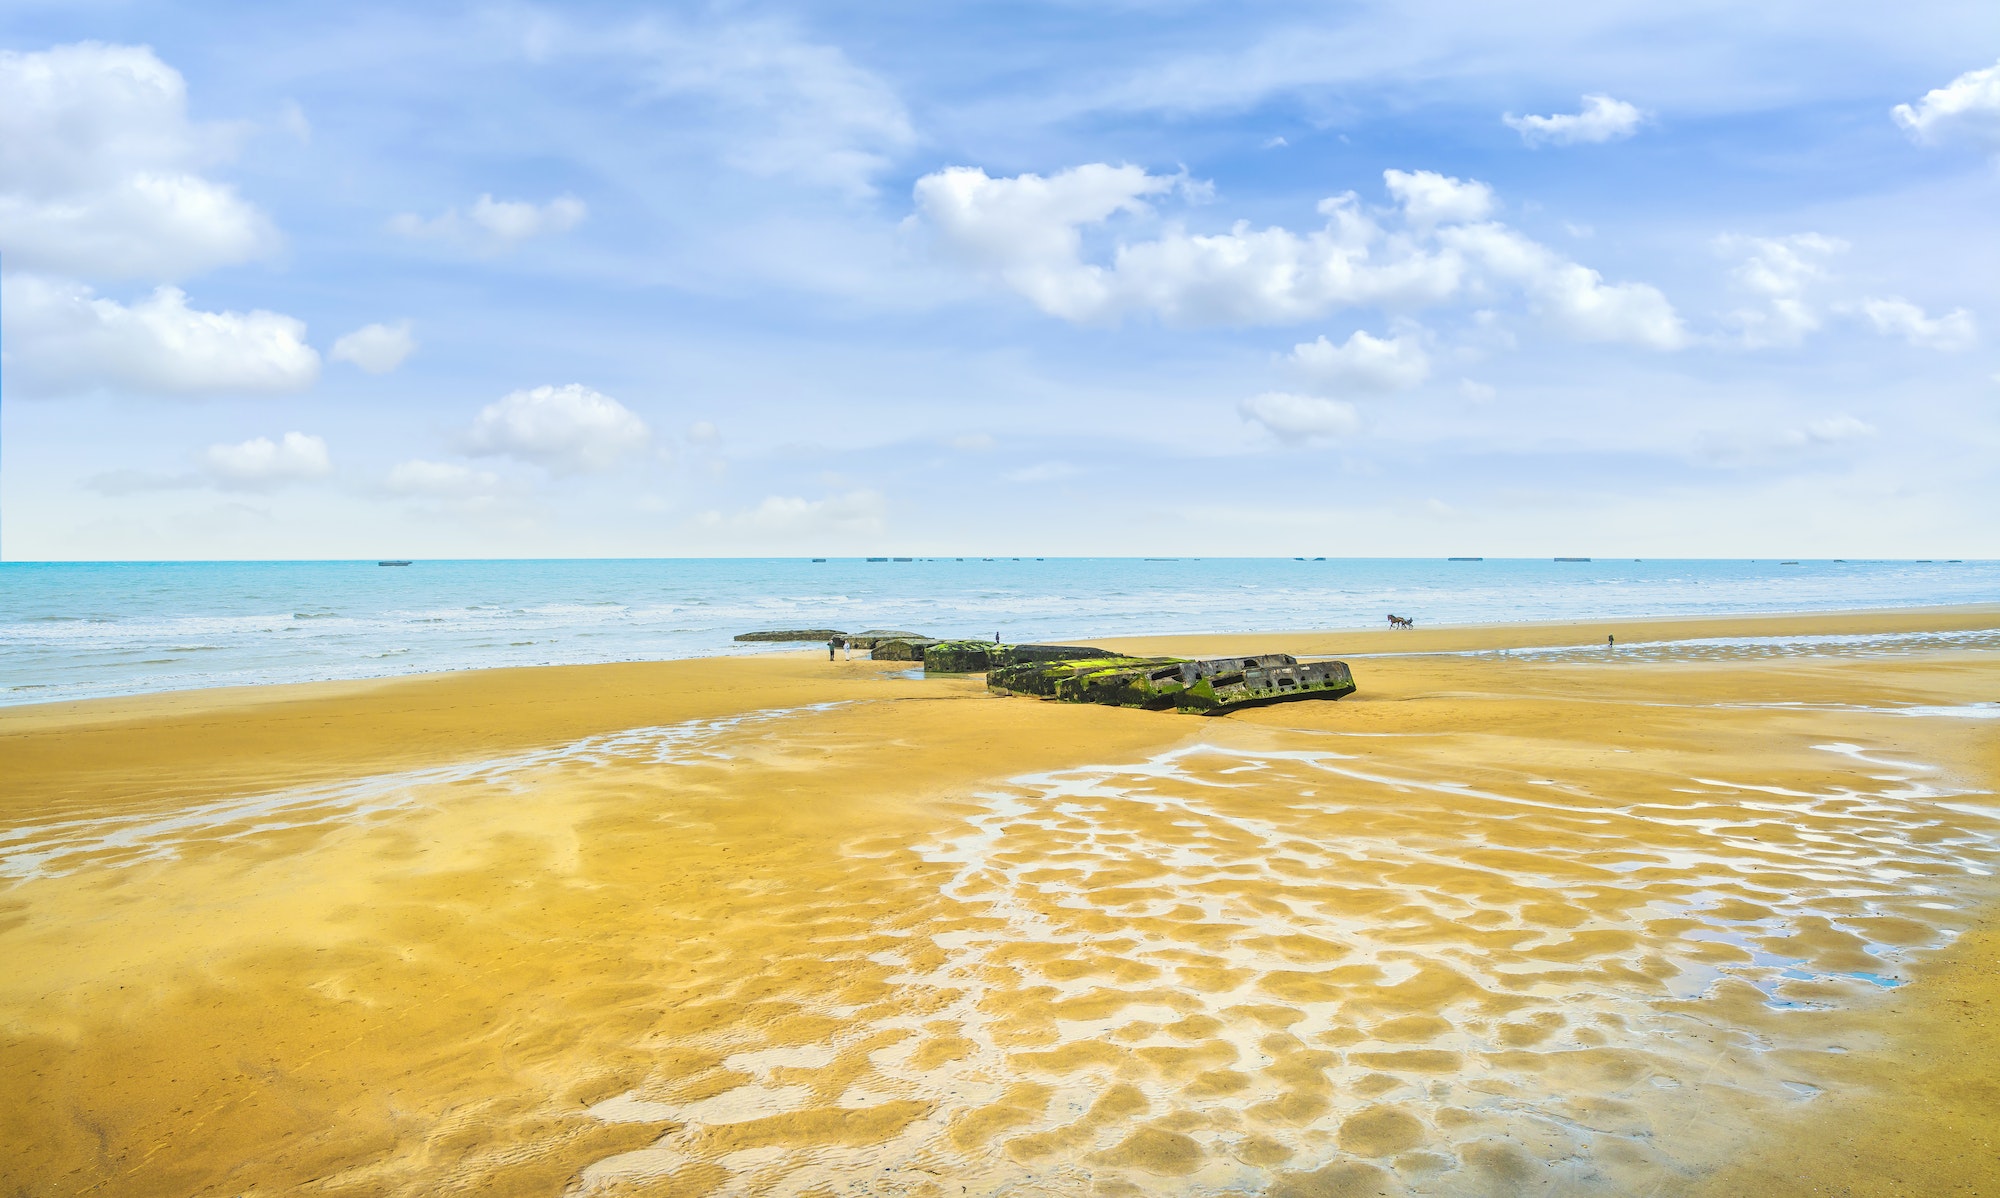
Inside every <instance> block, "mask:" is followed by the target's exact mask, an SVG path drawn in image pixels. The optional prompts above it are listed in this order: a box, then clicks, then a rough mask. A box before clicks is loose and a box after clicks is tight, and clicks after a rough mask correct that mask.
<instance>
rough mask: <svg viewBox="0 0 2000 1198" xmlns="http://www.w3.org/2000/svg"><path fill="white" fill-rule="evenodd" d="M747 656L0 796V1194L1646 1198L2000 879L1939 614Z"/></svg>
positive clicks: (1944, 949) (1761, 1119)
mask: <svg viewBox="0 0 2000 1198" xmlns="http://www.w3.org/2000/svg"><path fill="white" fill-rule="evenodd" d="M823 666H824V663H820V664H819V665H818V666H812V667H811V670H813V671H816V670H818V669H820V668H821V667H823ZM660 668H661V669H663V670H670V669H673V668H674V667H660ZM689 668H691V667H689ZM753 668H763V669H766V670H768V671H770V672H772V674H773V676H774V677H777V676H778V674H779V673H780V672H781V671H793V672H794V673H792V674H784V675H783V677H782V679H780V681H784V680H785V679H792V678H794V677H796V679H798V681H797V682H796V684H794V683H793V682H791V681H784V685H783V686H779V685H778V684H777V683H775V682H774V683H773V684H772V685H773V689H771V690H770V691H769V695H768V697H767V698H766V699H765V701H764V703H763V705H762V706H760V707H758V708H756V709H755V710H748V711H738V712H735V713H727V714H716V713H714V712H712V711H711V712H709V713H707V714H701V715H698V716H691V717H689V718H674V713H673V712H671V711H654V714H653V715H652V716H651V718H650V719H632V718H627V717H625V716H623V715H616V713H613V714H614V715H616V718H615V719H613V718H612V717H611V716H607V719H610V720H611V723H610V724H609V726H610V727H612V728H615V729H616V730H615V731H607V732H601V733H595V734H591V735H588V736H584V737H582V738H580V739H576V740H572V741H571V742H570V743H568V744H565V745H557V746H546V745H535V744H533V743H527V744H524V745H523V746H522V747H520V748H519V749H518V750H515V751H509V752H507V753H503V754H499V755H489V756H485V757H482V758H480V759H478V760H475V761H470V762H465V763H450V762H433V763H430V764H419V765H416V766H413V767H412V768H410V769H405V770H400V771H392V772H387V773H375V774H370V775H368V776H364V777H355V778H349V779H347V780H344V781H334V782H326V781H316V782H312V783H310V784H305V785H298V786H291V787H285V788H280V789H277V790H273V791H270V792H268V793H242V794H234V795H229V796H226V797H223V798H219V799H208V800H204V801H202V802H198V803H190V804H181V805H175V804H174V803H173V802H171V795H172V791H173V787H174V786H189V785H192V784H193V782H192V781H189V779H193V780H195V781H198V777H197V775H198V772H199V771H198V766H199V760H198V754H197V757H196V758H190V759H185V760H176V761H175V762H174V763H172V764H173V766H174V768H175V769H177V770H180V771H183V773H184V774H185V775H186V777H185V778H182V777H181V775H175V777H176V778H181V780H179V781H175V782H173V783H171V784H169V785H166V786H164V787H163V789H162V790H161V791H160V794H161V796H162V797H161V798H160V799H159V800H158V801H157V802H155V801H147V802H137V801H134V802H132V803H128V804H126V805H124V806H121V807H116V808H106V809H104V810H96V809H92V808H91V807H90V805H89V804H88V803H83V802H80V801H68V802H66V803H65V804H64V805H63V806H62V809H61V812H62V814H61V818H52V817H48V816H46V815H43V816H39V817H38V816H37V814H36V812H35V811H34V810H28V811H20V812H16V813H14V815H13V816H12V818H10V819H9V820H8V821H7V822H6V824H5V826H4V827H0V857H4V859H5V865H6V870H7V874H8V876H9V877H10V878H11V879H12V881H11V885H10V889H9V890H8V891H7V892H6V897H5V902H6V905H5V907H4V908H0V948H4V949H5V950H6V951H8V952H9V954H10V957H11V959H14V960H17V961H32V962H34V965H33V967H32V970H31V971H30V972H28V973H26V975H25V976H20V977H16V978H15V979H13V980H11V981H7V982H4V983H0V1016H4V1017H5V1019H6V1026H7V1027H8V1028H9V1029H10V1031H9V1033H8V1038H7V1039H6V1040H5V1042H4V1045H0V1052H4V1057H0V1069H4V1070H5V1072H6V1075H7V1076H8V1077H10V1078H13V1079H16V1080H15V1081H14V1082H13V1083H11V1084H10V1085H9V1087H8V1088H7V1090H6V1092H4V1093H0V1130H5V1131H6V1132H7V1133H8V1139H9V1142H11V1143H14V1144H16V1145H21V1146H23V1147H19V1148H17V1149H16V1150H15V1151H14V1154H13V1155H12V1156H11V1157H10V1158H8V1159H5V1160H4V1161H0V1182H4V1183H5V1186H4V1188H8V1189H22V1190H25V1191H27V1192H51V1193H54V1192H73V1191H78V1190H82V1189H85V1188H89V1187H90V1186H109V1187H110V1188H113V1189H116V1190H118V1191H120V1192H128V1193H161V1194H166V1193H194V1192H242V1191H249V1190H258V1191H260V1192H283V1191H290V1190H297V1189H302V1188H310V1189H313V1190H314V1191H316V1192H327V1193H335V1194H375V1193H399V1194H421V1193H434V1192H441V1191H447V1190H455V1189H457V1190H471V1191H478V1192H511V1193H523V1194H555V1193H562V1192H570V1193H575V1194H592V1195H610V1194H628V1193H629V1194H637V1193H658V1194H674V1195H682V1194H718V1195H722V1194H742V1195H749V1194H798V1195H815V1194H847V1193H855V1194H860V1193H873V1194H911V1195H919V1194H923V1195H944V1194H1009V1195H1028V1194H1121V1193H1123V1194H1226V1193H1268V1194H1274V1195H1307V1194H1350V1193H1352V1194H1378V1193H1381V1194H1393V1193H1408V1194H1438V1195H1490V1194H1505V1193H1550V1194H1579V1195H1581V1194H1621V1195H1622V1194H1668V1193H1676V1192H1682V1191H1684V1190H1687V1189H1689V1188H1690V1187H1691V1186H1693V1185H1695V1184H1697V1183H1698V1182H1699V1181H1700V1179H1701V1178H1703V1177H1704V1176H1705V1175H1706V1174H1707V1173H1708V1172H1709V1171H1710V1170H1712V1169H1713V1168H1714V1167H1716V1166H1717V1165H1718V1164H1720V1163H1724V1162H1726V1161H1728V1160H1729V1159H1730V1158H1731V1157H1732V1156H1733V1155H1735V1154H1738V1153H1739V1152H1744V1151H1749V1150H1751V1149H1753V1148H1757V1149H1761V1148H1764V1147H1768V1146H1766V1145H1762V1143H1761V1141H1760V1139H1759V1137H1760V1134H1762V1133H1761V1132H1760V1129H1761V1128H1763V1127H1765V1126H1768V1125H1769V1124H1770V1123H1771V1121H1773V1120H1776V1119H1789V1118H1794V1117H1797V1116H1798V1115H1799V1114H1800V1112H1810V1111H1812V1110H1814V1109H1818V1108H1820V1107H1824V1106H1825V1105H1826V1104H1828V1103H1830V1102H1832V1101H1833V1100H1834V1098H1835V1095H1833V1094H1830V1093H1829V1091H1830V1090H1832V1089H1833V1088H1834V1087H1836V1086H1838V1085H1839V1082H1838V1081H1837V1080H1836V1078H1837V1076H1844V1075H1843V1074H1841V1071H1840V1069H1839V1068H1836V1067H1835V1062H1852V1061H1854V1060H1856V1059H1859V1058H1860V1057H1863V1056H1866V1055H1868V1054H1873V1053H1878V1052H1879V1051H1881V1049H1882V1046H1883V1045H1884V1044H1885V1043H1887V1042H1888V1041H1889V1040H1890V1039H1891V1038H1892V1037H1893V1036H1894V1035H1896V1034H1898V1032H1897V1029H1895V1028H1891V1027H1887V1026H1885V1025H1884V1024H1883V1023H1882V1022H1881V1020H1880V1018H1879V1017H1877V1016H1876V1015H1875V1014H1874V1013H1875V1012H1877V1011H1879V1010H1880V1009H1882V1008H1883V1006H1884V1004H1885V1002H1887V1001H1888V999H1889V998H1890V996H1892V995H1896V994H1898V993H1900V992H1901V990H1902V989H1903V988H1904V987H1905V986H1906V985H1907V984H1908V983H1910V982H1912V981H1913V980H1921V979H1922V978H1923V977H1924V976H1925V974H1924V972H1923V971H1924V969H1925V968H1926V967H1927V966H1926V963H1927V962H1930V961H1933V960H1937V959H1942V958H1947V957H1949V955H1950V952H1951V946H1952V944H1953V943H1954V940H1955V937H1957V936H1958V935H1959V934H1960V933H1961V932H1963V931H1964V930H1965V929H1967V928H1969V927H1971V926H1973V924H1974V923H1975V922H1976V921H1978V920H1979V919H1980V918H1982V910H1983V904H1987V903H1990V901H1991V898H1992V896H1993V894H1994V890H1993V884H1992V880H1991V873H1992V870H1993V868H1994V867H1995V864H1996V862H2000V805H1996V803H1995V800H1994V798H1993V796H1992V795H1991V794H1990V793H1989V792H1990V791H1991V790H1992V789H1993V786H1994V784H1993V780H1992V778H1991V777H1990V774H1989V772H1988V771H1990V762H1989V761H1987V759H1986V757H1982V754H1987V756H1988V757H1990V753H1988V751H1987V749H1986V748H1982V746H1986V745H1987V741H1986V740H1983V739H1981V737H1982V736H1985V737H1987V738H1990V731H1991V729H1990V724H1989V723H1988V721H1987V719H1986V718H1985V717H1984V716H1982V715H1979V714H1977V713H1979V712H1981V711H1983V710H1984V709H1983V708H1982V707H1980V706H1979V705H1980V704H1981V703H1983V702H1988V701H1990V700H1991V698H1992V695H1991V694H1990V693H1989V692H1990V687H1989V685H1988V684H1989V683H1990V679H1991V674H1990V670H1989V669H1988V667H1987V666H1986V664H1985V658H1984V657H1982V656H1979V651H1977V650H1971V651H1968V650H1966V649H1964V648H1962V647H1961V648H1954V649H1952V650H1950V651H1949V652H1944V651H1938V652H1930V651H1928V650H1926V651H1924V652H1919V653H1912V654H1910V655H1908V656H1906V657H1897V658H1894V659H1893V660H1886V661H1885V659H1884V657H1883V656H1881V655H1880V654H1877V653H1874V652H1872V651H1869V650H1865V649H1861V648H1858V647H1855V646H1839V645H1835V646H1833V647H1831V648H1827V649H1824V650H1821V651H1816V652H1814V653H1812V654H1807V655H1803V656H1793V657H1788V658H1783V659H1781V660H1779V661H1778V662H1777V663H1776V664H1773V663H1772V662H1771V661H1768V660H1766V659H1764V658H1762V657H1758V658H1753V659H1747V660H1723V661H1716V660H1701V659H1700V658H1699V655H1698V654H1697V655H1693V656H1688V657H1683V658H1679V659H1673V660H1665V659H1662V660H1654V661H1649V662H1632V663H1627V665H1626V666H1625V668H1607V667H1606V666H1605V665H1604V664H1602V663H1599V662H1595V661H1569V660H1545V661H1543V660H1531V659H1523V658H1518V657H1517V658H1502V657H1498V656H1481V655H1472V656H1437V657H1412V658H1405V659H1396V658H1380V659H1373V660H1372V661H1371V662H1370V664H1369V666H1368V669H1367V676H1366V679H1365V682H1364V690H1363V693H1362V695H1361V696H1359V697H1357V699H1355V700H1349V701H1343V702H1342V703H1340V704H1315V705H1309V706H1297V707H1291V708H1273V709H1269V710H1265V711H1261V712H1256V713H1251V714H1248V715H1245V716H1237V717H1231V718H1229V719H1227V720H1207V721H1204V720H1194V719H1189V718H1180V717H1174V716H1169V715H1155V714H1150V713H1141V712H1126V711H1118V710H1110V709H1076V708H1065V707H1061V706H1059V705H1055V704H1041V703H1034V702H1031V701H1027V700H1002V699H991V698H987V697H985V696H984V695H983V694H981V693H980V691H979V690H978V688H977V687H976V685H973V684H969V683H937V682H929V683H926V682H921V681H914V680H902V679H898V680H893V681H887V682H885V681H883V680H881V679H879V678H876V677H874V676H873V675H872V674H869V673H867V671H868V670H869V669H870V668H871V667H867V666H866V665H864V664H860V663H857V664H856V665H855V666H854V667H846V666H844V665H843V666H840V667H837V668H838V669H839V670H840V671H842V672H841V673H838V674H835V675H833V677H834V678H835V680H836V681H835V682H834V683H828V682H827V681H825V679H826V678H827V677H828V676H827V675H825V674H819V673H814V672H809V670H808V666H807V664H806V663H804V662H800V663H795V664H782V663H780V664H775V665H771V666H768V667H753ZM578 676H579V677H588V675H587V673H585V674H579V675H578ZM850 676H851V677H850ZM843 679H845V680H846V681H842V680H843ZM536 685H538V686H542V687H546V686H547V685H549V684H548V683H546V682H538V683H537V684H536ZM579 685H582V684H579ZM787 687H789V688H790V689H786V688H787ZM885 688H886V689H885ZM1864 692H1865V699H1866V701H1865V702H1857V695H1862V694H1863V693H1864ZM453 693H454V694H455V693H456V692H453ZM774 699H775V700H776V701H772V700H774ZM452 701H453V702H455V701H456V699H453V700H452ZM522 701H523V702H526V701H527V700H526V699H523V700H522ZM376 703H377V701H376V700H373V699H367V700H363V701H360V705H359V706H358V707H356V708H355V709H353V710H352V711H349V710H348V709H340V711H336V712H333V713H332V714H331V715H329V716H328V718H355V719H362V718H380V717H379V716H376V715H370V713H374V712H378V711H379V707H378V706H376V705H374V704H376ZM640 706H641V707H642V708H645V709H647V710H653V709H654V708H655V707H657V705H656V704H650V703H647V704H641V705H640ZM329 710H330V711H331V709H329ZM314 711H315V713H316V712H317V709H314ZM313 718H315V719H317V718H319V716H318V714H313ZM413 718H414V717H413ZM433 719H434V717H433V716H431V715H424V716H423V717H422V720H425V721H429V720H433ZM372 726H373V725H371V727H372ZM176 743H179V742H178V741H177V742H176Z"/></svg>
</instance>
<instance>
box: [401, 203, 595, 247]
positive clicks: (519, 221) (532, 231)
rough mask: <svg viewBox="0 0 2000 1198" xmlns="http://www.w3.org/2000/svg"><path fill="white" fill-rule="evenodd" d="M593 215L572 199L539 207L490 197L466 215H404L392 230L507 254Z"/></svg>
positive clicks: (452, 211)
mask: <svg viewBox="0 0 2000 1198" xmlns="http://www.w3.org/2000/svg"><path fill="white" fill-rule="evenodd" d="M589 214H590V209H589V208H588V206H586V205H585V204H584V202H583V201H582V200H579V199H577V198H576V197H575V196H572V195H560V196H557V197H556V198H555V199H553V200H550V201H548V202H547V203H545V204H537V203H535V202H534V201H532V200H496V199H494V198H493V197H492V195H490V194H487V195H482V196H480V197H479V198H478V199H477V200H475V201H473V203H472V206H471V207H470V208H469V209H467V210H466V211H465V213H463V214H460V212H459V210H458V209H457V208H447V209H445V210H444V212H443V213H442V214H440V215H438V216H434V217H431V218H430V219H428V220H426V219H424V218H423V217H421V216H418V215H417V214H416V213H414V212H404V213H399V214H397V215H396V216H394V217H391V218H390V220H389V228H390V230H391V231H392V232H396V233H400V234H402V235H403V236H405V237H435V238H441V239H444V240H447V241H463V242H471V243H474V244H476V245H478V246H479V247H480V248H482V249H485V250H489V251H496V252H504V251H507V250H511V249H513V248H514V247H515V246H517V245H519V244H520V243H521V242H523V241H526V240H528V239H529V238H532V237H546V236H550V235H553V234H556V233H567V232H569V231H570V230H571V229H574V228H576V227H577V226H578V225H580V224H582V223H583V218H584V217H586V216H588V215H589Z"/></svg>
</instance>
